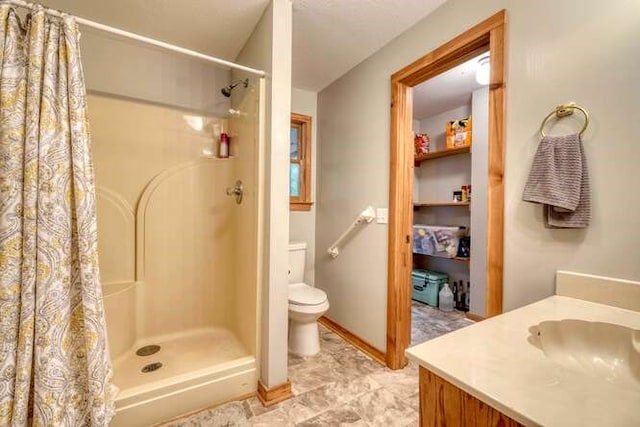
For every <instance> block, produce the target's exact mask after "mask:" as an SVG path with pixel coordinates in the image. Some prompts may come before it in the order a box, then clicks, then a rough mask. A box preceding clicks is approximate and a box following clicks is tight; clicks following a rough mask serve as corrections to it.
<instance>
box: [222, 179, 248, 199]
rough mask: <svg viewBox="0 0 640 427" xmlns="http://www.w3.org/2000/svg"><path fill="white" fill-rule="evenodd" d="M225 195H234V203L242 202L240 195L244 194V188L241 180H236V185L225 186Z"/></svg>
mask: <svg viewBox="0 0 640 427" xmlns="http://www.w3.org/2000/svg"><path fill="white" fill-rule="evenodd" d="M226 193H227V196H235V198H236V203H237V204H240V203H242V195H243V194H244V188H243V187H242V181H240V180H237V181H236V185H235V186H233V187H228V188H227V191H226Z"/></svg>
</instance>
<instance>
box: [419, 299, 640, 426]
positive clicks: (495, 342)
mask: <svg viewBox="0 0 640 427" xmlns="http://www.w3.org/2000/svg"><path fill="white" fill-rule="evenodd" d="M563 319H577V320H585V321H589V322H604V323H611V324H616V325H620V326H625V327H628V328H631V329H635V330H640V312H637V311H632V310H626V309H622V308H618V307H613V306H609V305H604V304H598V303H594V302H588V301H584V300H581V299H576V298H570V297H566V296H558V295H555V296H552V297H549V298H546V299H544V300H542V301H539V302H537V303H534V304H530V305H527V306H524V307H521V308H519V309H516V310H513V311H510V312H508V313H505V314H502V315H499V316H496V317H493V318H490V319H487V320H484V321H482V322H479V323H477V324H474V325H471V326H468V327H466V328H463V329H460V330H457V331H455V332H452V333H450V334H447V335H443V336H441V337H439V338H436V339H434V340H431V341H427V342H425V343H423V344H420V345H417V346H414V347H411V348H409V349H408V350H407V356H408V357H409V358H410V359H411V360H414V361H416V362H417V363H419V364H420V366H422V367H424V368H426V369H428V370H429V371H431V372H433V373H435V374H436V375H438V376H440V377H442V378H444V379H445V380H447V381H449V382H450V383H452V384H453V385H455V386H456V387H458V388H460V389H462V390H463V391H466V392H467V393H469V394H471V395H472V396H474V397H476V398H477V399H479V400H481V401H483V402H485V403H487V404H488V405H490V406H492V407H494V408H495V409H497V410H499V411H501V412H502V413H504V414H505V415H507V416H509V417H511V418H513V419H514V420H516V421H518V422H520V423H522V424H524V425H544V426H586V425H592V426H627V425H628V426H632V425H633V426H640V378H639V377H638V376H640V367H638V366H636V368H637V369H636V370H635V374H634V375H633V376H635V377H636V378H635V379H629V378H623V379H622V380H619V379H618V380H614V381H608V380H605V379H604V378H603V377H599V376H597V375H595V374H593V373H592V372H590V371H589V370H588V369H580V368H576V367H574V366H563V365H562V364H560V363H558V362H556V361H554V360H552V359H551V358H549V357H547V356H546V355H545V354H544V353H543V351H542V350H540V349H539V348H537V347H536V346H534V345H533V344H532V343H530V342H529V341H530V340H531V339H532V338H531V337H532V332H531V331H530V328H531V327H532V326H536V325H538V324H539V323H540V322H543V321H554V320H563ZM634 340H637V341H635V342H634V345H635V347H636V348H635V350H636V351H638V352H640V335H639V334H635V335H634ZM636 361H637V359H636Z"/></svg>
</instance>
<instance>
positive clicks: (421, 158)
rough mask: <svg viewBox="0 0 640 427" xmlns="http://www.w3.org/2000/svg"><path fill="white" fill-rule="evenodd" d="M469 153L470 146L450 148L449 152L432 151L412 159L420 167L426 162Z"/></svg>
mask: <svg viewBox="0 0 640 427" xmlns="http://www.w3.org/2000/svg"><path fill="white" fill-rule="evenodd" d="M470 152H471V146H468V147H460V148H451V149H449V150H441V151H433V152H431V153H426V154H421V155H419V156H417V157H416V158H415V159H414V163H415V165H416V166H420V163H422V162H426V161H427V160H433V159H438V158H440V157H448V156H455V155H457V154H464V153H470Z"/></svg>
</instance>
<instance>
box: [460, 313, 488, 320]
mask: <svg viewBox="0 0 640 427" xmlns="http://www.w3.org/2000/svg"><path fill="white" fill-rule="evenodd" d="M464 315H465V317H466V318H467V319H469V320H473V321H474V322H481V321H483V320H484V317H482V316H480V315H479V314H475V313H472V312H470V311H467V312H466V313H465V314H464Z"/></svg>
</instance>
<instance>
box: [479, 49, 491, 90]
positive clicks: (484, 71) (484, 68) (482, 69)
mask: <svg viewBox="0 0 640 427" xmlns="http://www.w3.org/2000/svg"><path fill="white" fill-rule="evenodd" d="M490 64H491V62H490V60H489V55H487V56H483V57H482V58H480V59H479V60H478V68H477V69H476V81H477V82H478V84H481V85H488V84H489V80H490V72H491V65H490Z"/></svg>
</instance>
